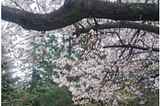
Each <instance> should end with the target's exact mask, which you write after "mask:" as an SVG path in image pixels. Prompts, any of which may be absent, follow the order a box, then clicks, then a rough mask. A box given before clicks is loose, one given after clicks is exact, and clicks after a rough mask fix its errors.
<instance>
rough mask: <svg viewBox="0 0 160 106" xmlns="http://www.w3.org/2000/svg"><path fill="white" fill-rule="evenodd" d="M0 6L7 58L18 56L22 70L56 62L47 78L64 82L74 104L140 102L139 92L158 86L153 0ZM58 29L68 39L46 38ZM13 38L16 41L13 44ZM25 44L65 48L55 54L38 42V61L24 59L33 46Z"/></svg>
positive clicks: (57, 0)
mask: <svg viewBox="0 0 160 106" xmlns="http://www.w3.org/2000/svg"><path fill="white" fill-rule="evenodd" d="M2 4H3V5H2V20H4V21H7V22H4V21H2V35H5V36H4V38H7V39H6V40H4V41H2V42H3V44H4V46H5V47H4V49H5V50H6V52H7V53H8V55H10V57H12V58H11V59H12V61H13V59H17V60H21V62H22V63H19V65H20V66H19V68H21V70H28V69H26V67H30V69H32V68H35V67H37V64H36V62H40V61H47V62H51V63H53V64H55V63H56V67H57V68H55V69H53V71H54V72H56V73H57V74H56V75H54V74H53V75H50V79H52V80H53V81H54V82H56V83H58V84H59V86H62V85H65V86H67V87H68V88H69V90H70V91H71V92H72V95H73V98H72V100H73V101H74V103H75V104H86V105H87V104H88V105H89V104H92V105H93V103H94V104H96V103H97V104H101V105H105V104H108V105H118V101H122V102H123V101H125V102H126V101H131V100H135V99H136V98H141V99H140V101H139V102H138V103H140V104H141V103H142V101H143V100H145V101H147V99H145V98H146V97H145V93H144V92H143V91H144V90H148V89H155V88H156V87H157V86H156V84H157V83H155V82H156V81H157V80H158V76H159V73H158V70H159V65H158V64H159V58H158V57H159V44H158V40H159V36H158V33H159V30H158V29H159V28H158V25H159V22H158V3H157V1H156V0H150V1H149V0H137V1H132V0H130V1H126V0H122V1H121V0H117V1H116V0H110V1H104V0H103V1H102V0H65V1H63V0H47V2H46V1H43V0H41V1H38V0H29V1H20V0H17V1H16V0H15V1H14V0H8V1H3V2H2ZM4 5H5V6H4ZM10 22H13V23H16V24H13V23H10ZM34 30H36V31H34ZM38 31H39V32H38ZM17 32H18V33H17ZM57 32H58V33H60V34H62V35H63V37H64V39H65V40H67V39H69V40H67V42H66V43H63V44H60V43H61V41H60V42H59V43H54V42H49V40H48V38H47V37H46V34H47V33H57ZM51 35H52V34H51ZM11 36H13V37H11ZM16 39H21V41H20V42H18V43H17V42H16V43H15V42H14V41H16ZM61 39H62V37H61ZM26 42H37V43H39V44H44V45H47V44H48V43H51V44H52V45H51V47H57V48H62V49H64V51H61V54H60V55H59V56H58V58H56V56H57V55H56V53H55V50H53V49H52V48H48V47H47V46H42V47H41V48H40V50H37V51H36V55H37V57H38V58H37V59H35V60H33V59H28V58H27V55H30V52H31V51H32V50H33V49H32V48H31V47H29V48H26V49H24V47H23V46H22V45H25V44H26ZM11 44H12V45H11ZM8 45H9V46H8ZM20 45H21V46H20ZM7 46H8V47H7ZM11 52H13V53H15V54H13V53H11ZM44 53H48V54H50V57H51V58H47V57H44V56H42V54H44ZM26 61H27V64H26ZM23 63H25V64H26V65H25V64H24V65H22V64H23ZM17 64H18V63H17ZM13 65H15V64H13ZM42 71H45V70H44V69H42ZM27 72H28V71H27ZM145 103H146V102H143V103H142V104H145ZM126 104H127V102H126Z"/></svg>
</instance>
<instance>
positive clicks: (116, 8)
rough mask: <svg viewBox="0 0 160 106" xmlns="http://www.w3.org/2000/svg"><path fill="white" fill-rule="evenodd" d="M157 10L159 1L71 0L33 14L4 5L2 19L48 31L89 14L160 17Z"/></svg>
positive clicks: (131, 18) (112, 17)
mask: <svg viewBox="0 0 160 106" xmlns="http://www.w3.org/2000/svg"><path fill="white" fill-rule="evenodd" d="M158 10H159V9H158V5H157V4H141V3H134V4H129V3H110V2H105V1H98V0H69V2H66V3H65V4H64V5H63V6H62V7H61V8H59V9H58V10H56V11H54V12H51V13H49V14H33V13H31V12H27V11H23V10H19V9H15V8H11V7H8V6H3V5H2V19H3V20H6V21H10V22H14V23H17V24H19V25H20V26H22V27H23V28H25V29H32V30H38V31H48V30H54V29H58V28H63V27H65V26H67V25H71V24H74V23H75V22H77V21H79V20H81V19H83V18H89V17H94V18H107V19H113V20H131V21H134V20H150V21H158V20H159V18H158Z"/></svg>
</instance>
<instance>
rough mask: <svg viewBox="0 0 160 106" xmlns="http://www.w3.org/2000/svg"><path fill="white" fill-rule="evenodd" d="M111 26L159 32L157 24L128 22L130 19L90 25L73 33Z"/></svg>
mask: <svg viewBox="0 0 160 106" xmlns="http://www.w3.org/2000/svg"><path fill="white" fill-rule="evenodd" d="M110 28H131V29H139V30H144V31H148V32H153V33H156V34H159V27H157V26H153V25H148V24H143V23H133V22H128V21H120V22H116V23H105V24H96V25H94V26H90V27H87V28H79V29H77V30H76V31H75V32H74V33H73V35H78V34H81V33H87V32H89V31H90V30H91V29H93V30H95V31H97V30H100V29H110Z"/></svg>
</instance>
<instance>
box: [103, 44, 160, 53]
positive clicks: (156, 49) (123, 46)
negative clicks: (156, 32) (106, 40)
mask: <svg viewBox="0 0 160 106" xmlns="http://www.w3.org/2000/svg"><path fill="white" fill-rule="evenodd" d="M117 47H118V48H119V47H121V48H134V49H140V50H150V49H151V51H154V52H159V49H158V48H144V47H139V46H132V45H111V46H104V47H103V48H117Z"/></svg>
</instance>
